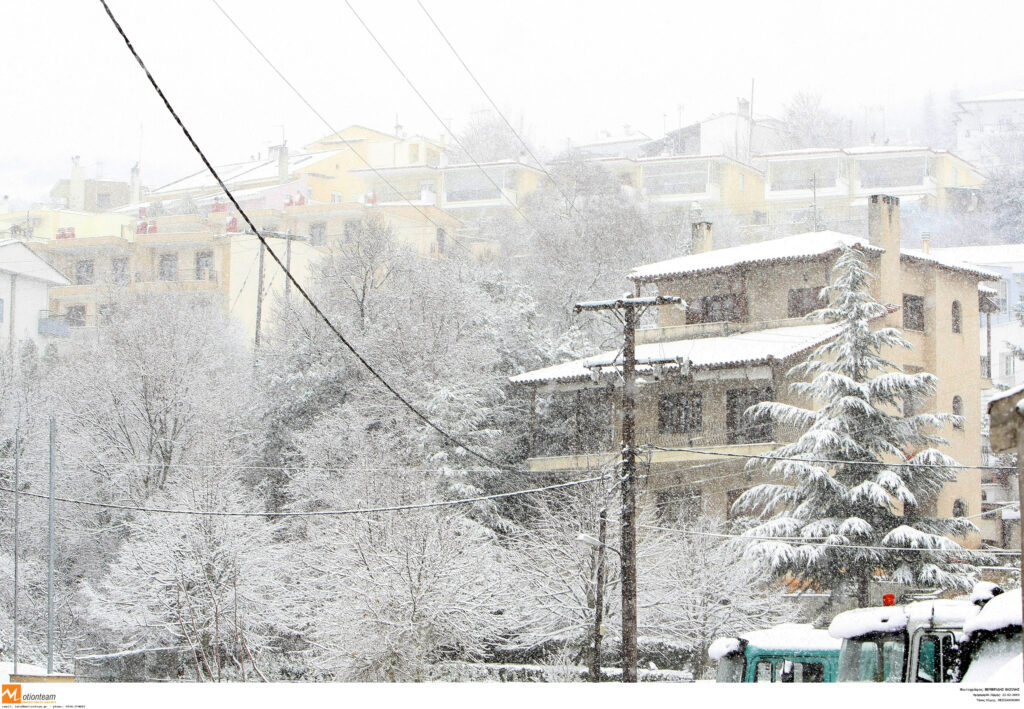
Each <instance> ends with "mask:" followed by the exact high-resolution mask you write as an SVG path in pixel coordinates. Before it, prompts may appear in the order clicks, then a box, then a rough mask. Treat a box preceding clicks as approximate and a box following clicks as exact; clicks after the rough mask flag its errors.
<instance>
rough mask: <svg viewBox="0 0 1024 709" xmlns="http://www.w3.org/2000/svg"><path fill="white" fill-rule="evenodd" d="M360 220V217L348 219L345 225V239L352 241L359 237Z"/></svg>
mask: <svg viewBox="0 0 1024 709" xmlns="http://www.w3.org/2000/svg"><path fill="white" fill-rule="evenodd" d="M360 228H361V227H360V222H359V220H358V219H346V220H345V226H344V234H345V241H352V240H353V239H356V238H358V237H359V231H360Z"/></svg>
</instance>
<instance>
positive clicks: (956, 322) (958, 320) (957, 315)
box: [953, 300, 963, 333]
mask: <svg viewBox="0 0 1024 709" xmlns="http://www.w3.org/2000/svg"><path fill="white" fill-rule="evenodd" d="M962 319H963V309H962V308H961V307H960V301H959V300H954V301H953V332H955V333H959V332H960V328H961V326H962Z"/></svg>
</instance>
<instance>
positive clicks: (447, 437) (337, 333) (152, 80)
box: [99, 0, 518, 472]
mask: <svg viewBox="0 0 1024 709" xmlns="http://www.w3.org/2000/svg"><path fill="white" fill-rule="evenodd" d="M99 1H100V4H102V5H103V9H104V10H106V12H107V16H108V17H109V18H110V21H111V22H112V23H113V24H114V27H115V28H116V29H117V31H118V33H119V34H120V35H121V38H122V39H124V43H125V45H126V46H127V47H128V51H130V52H131V53H132V56H134V57H135V61H137V62H138V64H139V66H140V67H141V68H142V70H143V71H144V72H145V73H146V78H147V79H149V83H150V84H152V86H153V89H154V90H155V91H156V92H157V95H158V96H160V99H161V100H162V101H163V103H164V106H166V108H167V110H168V111H169V112H170V114H171V116H172V117H173V118H174V120H175V122H176V123H177V124H178V126H179V127H180V128H181V130H182V132H183V133H184V134H185V137H186V138H187V139H188V142H189V143H191V145H192V147H193V149H195V151H196V153H198V155H199V157H200V158H201V159H202V161H203V164H204V165H206V168H207V169H208V170H209V171H210V174H211V175H213V177H214V179H216V180H217V184H218V185H220V188H221V189H222V190H224V193H225V194H226V195H227V197H228V199H229V200H231V203H232V204H233V205H234V206H235V209H237V210H238V213H239V214H241V215H242V218H243V219H245V222H246V224H248V225H249V228H250V229H252V231H253V233H254V234H255V235H256V236H257V238H259V240H260V243H261V244H263V246H264V248H266V250H267V252H268V253H269V254H270V257H271V258H272V259H274V262H275V263H276V264H277V265H278V266H279V267H280V268H281V270H282V271H284V273H285V275H287V276H288V279H289V280H290V281H291V283H292V284H293V285H294V286H295V290H297V291H298V292H299V294H300V295H301V296H302V297H303V298H304V299H305V300H306V302H307V303H309V305H310V307H311V308H313V311H314V312H315V313H316V314H317V315H318V316H319V317H320V319H321V320H323V321H324V323H325V324H326V325H327V327H329V328H330V329H331V332H333V333H334V334H335V336H336V337H337V338H338V340H339V341H340V342H341V343H342V344H343V345H344V346H345V347H346V348H347V349H348V350H349V352H351V353H352V355H353V356H354V357H355V358H356V359H357V360H358V361H359V363H360V364H361V365H363V367H365V368H366V370H367V371H368V372H370V374H372V375H373V376H374V377H375V378H376V379H377V381H379V382H380V383H381V384H382V385H383V386H384V388H385V389H387V390H388V391H389V392H391V394H392V395H393V396H394V397H395V398H396V399H398V400H399V401H400V402H401V403H402V404H403V405H404V406H405V407H406V408H407V409H409V411H411V412H412V413H413V414H415V415H416V416H417V417H418V418H419V419H420V420H422V421H423V422H424V423H426V424H427V425H428V426H430V427H431V428H432V429H434V430H435V431H437V432H438V433H439V434H441V436H442V437H443V438H444V439H445V440H447V441H449V442H450V443H453V444H454V445H456V446H458V447H459V448H462V449H463V450H465V451H466V452H468V453H470V454H471V455H473V456H475V457H476V458H479V459H480V460H482V461H484V462H485V463H487V464H488V465H492V466H494V467H495V468H498V469H501V470H516V469H515V468H510V467H509V466H506V465H502V464H501V463H498V462H497V461H494V460H492V459H491V458H490V457H488V456H487V455H485V454H483V453H481V452H479V451H477V450H476V449H475V448H472V447H471V446H469V445H468V444H466V443H463V442H462V441H460V440H459V439H457V438H455V437H454V436H453V435H452V434H450V433H448V432H447V431H445V430H444V429H443V428H441V427H440V426H439V425H438V424H436V423H434V422H433V421H432V420H431V419H430V418H429V417H428V416H427V415H426V414H424V413H422V412H421V411H420V410H419V409H417V408H416V407H415V406H413V405H412V403H410V402H409V401H408V400H407V399H406V398H405V397H404V396H402V394H401V393H399V392H398V390H397V389H395V388H394V387H393V386H392V385H391V384H390V383H389V382H388V381H387V380H386V379H385V378H384V376H383V375H381V374H380V373H379V372H377V370H376V369H374V368H373V366H372V365H371V364H370V363H369V362H368V361H367V360H366V359H365V358H364V357H363V356H362V355H361V354H359V352H358V351H357V350H356V348H355V347H354V346H353V345H352V344H351V343H350V342H349V341H348V340H347V339H345V336H344V335H342V334H341V331H340V330H338V328H337V327H336V326H335V325H334V323H333V322H331V320H330V318H328V317H327V315H326V314H324V312H323V311H322V310H321V309H320V307H319V306H318V305H317V304H316V303H315V302H314V301H313V299H312V298H311V297H310V296H309V294H308V293H307V292H306V289H305V288H303V287H302V286H301V285H300V284H299V282H298V280H296V278H295V276H293V275H292V273H291V272H290V271H289V270H288V269H287V268H286V267H285V265H284V263H283V262H282V261H281V259H280V257H278V255H277V254H276V253H274V250H273V249H272V248H271V247H270V244H269V243H267V239H266V238H265V237H264V236H263V234H261V233H260V231H259V229H257V228H256V225H255V224H253V222H252V220H251V219H250V218H249V215H248V214H246V212H245V210H243V209H242V207H241V205H240V204H239V203H238V201H237V200H236V199H235V196H234V195H233V194H232V193H231V191H230V190H228V188H227V185H225V184H224V181H223V180H222V179H221V177H220V175H219V174H218V173H217V171H216V170H215V169H214V167H213V165H212V164H211V163H210V161H209V159H207V157H206V154H205V153H203V150H202V148H200V147H199V144H198V143H196V141H195V139H194V138H193V137H192V134H191V133H190V132H189V130H188V128H186V127H185V124H184V123H183V122H182V120H181V118H180V117H179V116H178V114H177V112H176V111H175V110H174V107H172V106H171V103H170V101H169V100H168V99H167V97H166V96H165V95H164V92H163V90H162V89H161V88H160V85H159V84H157V82H156V79H155V78H153V75H152V74H151V73H150V71H149V69H148V68H147V67H146V64H145V62H143V61H142V57H141V56H139V53H138V52H137V51H135V47H134V46H132V43H131V40H129V39H128V35H127V34H125V31H124V30H123V29H122V28H121V25H120V23H118V21H117V19H116V18H115V17H114V13H113V12H112V11H111V10H110V7H109V6H108V5H107V2H106V0H99ZM517 472H518V471H517Z"/></svg>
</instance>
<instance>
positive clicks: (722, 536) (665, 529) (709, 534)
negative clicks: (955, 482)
mask: <svg viewBox="0 0 1024 709" xmlns="http://www.w3.org/2000/svg"><path fill="white" fill-rule="evenodd" d="M637 526H638V527H643V528H644V529H654V530H658V531H662V532H673V533H675V534H685V535H689V536H700V537H716V538H719V539H738V540H740V539H741V540H748V541H752V542H760V541H768V542H779V541H800V540H803V539H810V540H818V539H822V537H754V536H747V535H745V534H721V533H714V532H698V531H696V530H689V529H677V528H675V527H659V526H657V525H653V524H638V525H637ZM801 546H816V547H830V548H833V549H866V550H870V551H919V552H934V553H946V554H961V553H965V552H966V553H968V554H981V555H987V556H1020V552H1019V551H1009V550H1000V551H996V552H991V551H985V550H977V549H967V548H965V547H961V548H960V549H928V548H925V547H873V546H867V545H862V544H824V543H821V542H816V541H814V542H808V543H807V544H801Z"/></svg>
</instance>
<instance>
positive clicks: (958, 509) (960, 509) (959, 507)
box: [953, 499, 967, 517]
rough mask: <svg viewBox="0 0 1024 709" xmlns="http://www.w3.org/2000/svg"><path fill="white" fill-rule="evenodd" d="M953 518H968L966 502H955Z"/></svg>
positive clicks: (958, 500)
mask: <svg viewBox="0 0 1024 709" xmlns="http://www.w3.org/2000/svg"><path fill="white" fill-rule="evenodd" d="M953 516H954V517H966V516H967V502H966V501H965V500H960V499H957V500H954V501H953Z"/></svg>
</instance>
